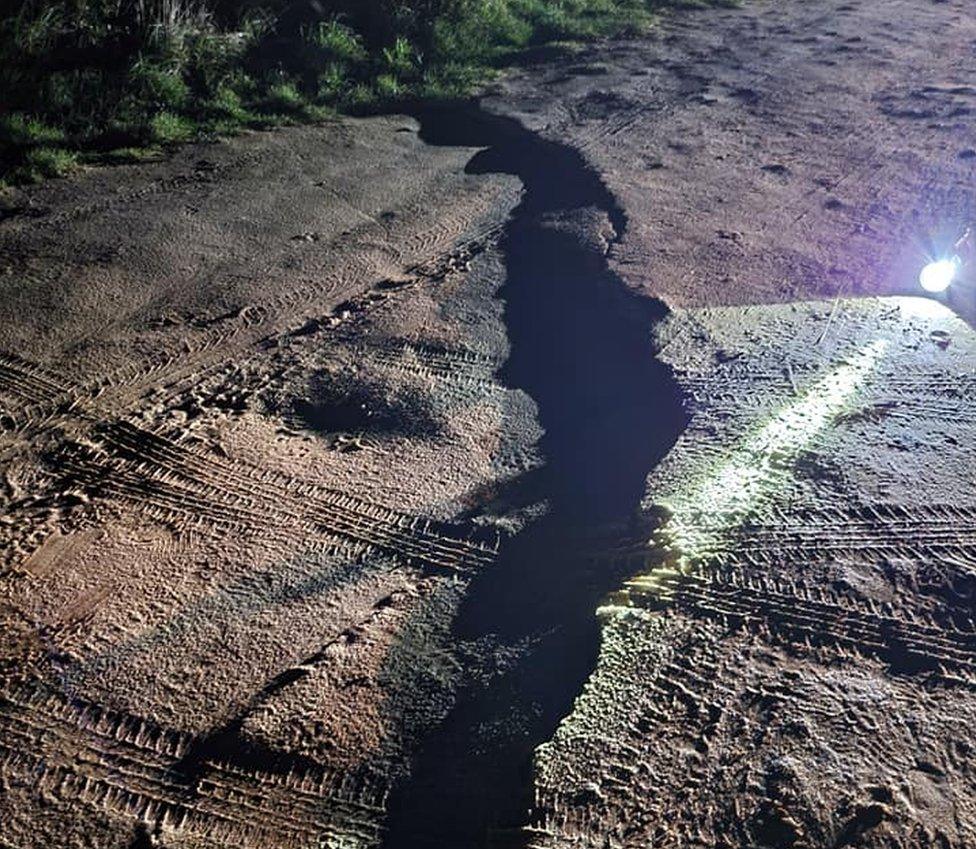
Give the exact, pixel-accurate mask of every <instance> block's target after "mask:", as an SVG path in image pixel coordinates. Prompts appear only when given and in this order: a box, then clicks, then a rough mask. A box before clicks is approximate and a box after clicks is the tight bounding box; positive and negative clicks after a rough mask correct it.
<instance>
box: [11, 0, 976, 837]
mask: <svg viewBox="0 0 976 849" xmlns="http://www.w3.org/2000/svg"><path fill="white" fill-rule="evenodd" d="M974 45H976V15H974V14H973V12H972V10H970V9H969V8H968V7H967V6H966V5H965V4H964V3H963V2H961V0H957V2H943V3H929V2H923V0H917V2H908V0H883V2H872V3H868V2H861V3H857V2H854V3H852V2H848V3H841V2H838V0H811V2H805V3H779V4H764V3H747V4H746V5H744V6H743V7H742V8H738V9H730V10H722V11H715V10H712V11H707V12H700V13H698V12H696V13H693V14H685V15H682V17H681V18H680V19H677V20H675V21H672V22H669V23H667V24H666V25H665V26H663V27H662V29H661V30H660V32H659V33H658V35H657V36H656V37H655V38H653V39H649V40H644V41H640V42H634V43H625V44H613V45H607V46H599V47H594V48H591V49H589V50H588V51H587V52H585V53H584V54H582V55H578V56H575V57H574V58H573V59H572V60H567V61H564V62H562V63H560V64H559V65H556V66H552V65H549V66H540V67H532V68H525V69H522V70H520V71H518V72H516V73H513V74H512V75H510V76H509V77H508V78H507V79H506V80H504V81H503V82H501V83H499V84H498V86H496V87H495V88H494V89H493V90H492V92H491V93H489V95H487V96H486V98H485V100H484V101H483V103H482V108H481V109H480V110H474V109H469V110H467V111H465V112H463V113H446V114H445V113H436V112H432V113H427V114H420V115H418V117H417V119H414V118H402V117H391V118H379V119H371V120H368V121H342V122H336V123H334V124H330V125H328V126H324V127H318V128H307V129H291V130H286V131H281V132H277V133H272V134H259V135H253V136H248V137H244V138H240V139H237V140H235V141H233V142H229V143H226V144H221V145H215V146H209V147H196V148H188V149H185V150H184V151H182V152H181V153H179V154H177V155H176V156H175V157H174V158H173V159H171V160H169V161H167V162H163V163H157V164H151V165H143V166H138V167H130V168H119V169H112V170H104V171H96V172H91V173H89V174H86V175H83V176H81V177H79V178H77V179H76V180H72V181H70V182H61V183H51V184H48V185H47V186H44V187H42V188H38V189H31V190H24V191H22V192H18V193H16V194H14V195H11V196H10V197H9V198H7V199H6V207H5V210H4V217H3V220H2V221H0V265H2V268H0V272H2V276H0V328H2V331H0V406H2V418H0V423H2V428H3V430H2V433H0V457H2V464H3V469H2V472H3V478H2V498H3V502H2V506H3V523H2V525H0V540H2V564H0V568H2V572H0V616H2V619H3V630H2V636H0V786H2V788H3V793H2V795H0V845H3V846H5V847H6V846H14V847H18V849H19V847H32V846H38V847H39V846H97V847H133V849H135V847H147V846H153V845H156V846H164V847H186V849H190V847H193V848H194V849H196V848H197V847H201V848H202V847H207V849H211V848H212V847H225V846H249V847H250V846H253V847H278V846H281V847H313V846H341V847H366V846H376V845H379V844H381V843H383V842H385V843H386V845H387V846H391V847H400V846H402V847H417V846H439V847H443V846H465V845H484V844H485V843H486V841H489V840H493V841H495V842H497V843H499V844H505V845H510V844H512V843H514V844H515V845H519V844H521V845H537V846H545V847H562V846H586V847H607V846H611V847H617V846H627V847H630V846H634V847H637V846H641V847H646V846H661V847H687V846H695V845H700V846H728V847H733V846H735V847H738V846H741V847H769V849H785V848H786V847H796V849H801V847H843V846H864V847H882V846H885V847H886V846H899V847H902V846H904V847H909V846H910V847H927V846H933V845H934V846H943V847H964V846H970V845H973V843H974V842H976V810H974V807H973V799H974V798H976V787H974V782H976V772H974V768H973V763H974V752H976V736H974V735H973V734H972V733H971V731H970V728H971V727H972V725H973V716H974V714H976V703H974V700H973V692H974V681H976V668H974V666H976V660H974V658H976V637H974V626H973V621H972V607H973V597H974V592H976V571H974V569H976V566H974V563H976V561H974V553H973V550H974V549H973V545H974V540H973V533H974V527H973V517H974V515H976V501H974V496H973V477H974V471H976V464H974V461H973V457H972V442H973V438H972V437H973V434H972V427H971V423H972V421H973V414H974V410H973V403H974V398H976V365H974V363H976V338H974V336H973V334H972V332H971V331H970V330H969V328H968V327H967V326H966V325H965V324H963V323H962V322H961V321H960V320H959V319H957V318H955V317H953V315H952V313H950V312H949V311H947V310H946V309H944V308H943V307H941V306H939V305H935V304H932V302H929V301H921V300H918V299H909V298H894V297H892V296H893V295H898V294H904V293H906V292H909V291H910V289H911V287H912V286H913V279H914V276H915V274H916V272H917V268H918V265H919V262H920V261H921V260H922V259H923V258H924V257H925V256H926V254H927V253H934V252H936V251H937V250H938V249H939V247H940V246H942V245H945V244H946V243H947V242H948V241H949V239H951V237H953V236H955V235H956V231H957V229H958V228H959V226H960V225H961V224H962V223H963V222H964V221H966V220H968V219H972V218H976V210H974V206H976V203H974V193H973V191H972V178H973V168H974V167H976V132H974V127H973V123H972V119H971V118H972V114H973V110H974V109H976V89H973V88H972V86H971V82H970V81H971V80H972V79H976V51H974ZM479 151H480V152H479ZM863 296H872V297H863ZM857 297H860V299H855V298H857ZM665 305H666V306H665ZM668 308H670V314H667V313H668ZM666 314H667V315H666ZM967 314H971V313H967ZM665 455H666V456H665ZM597 611H599V614H598V615H597ZM540 744H542V745H541V746H540ZM536 747H539V748H536ZM533 750H535V757H534V760H533V759H532V754H533Z"/></svg>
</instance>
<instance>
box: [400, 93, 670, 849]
mask: <svg viewBox="0 0 976 849" xmlns="http://www.w3.org/2000/svg"><path fill="white" fill-rule="evenodd" d="M415 115H416V117H417V118H418V119H419V120H420V122H421V127H422V129H421V137H422V138H423V139H424V141H426V142H428V143H430V144H434V145H450V146H472V147H482V148H485V149H484V150H483V151H482V152H480V153H478V154H477V155H476V156H474V157H473V159H472V160H471V161H470V163H469V164H468V168H467V170H468V172H469V173H505V174H514V175H517V176H518V177H519V178H520V179H521V181H522V183H523V184H524V187H525V192H524V195H523V199H522V202H521V204H520V205H519V207H518V208H517V209H516V210H515V211H514V212H513V214H512V216H511V219H510V222H509V224H508V227H507V230H506V234H505V237H504V239H503V242H502V249H503V251H504V255H505V262H506V274H507V277H506V283H505V285H504V287H503V289H502V290H501V292H500V297H501V298H502V299H503V300H504V302H505V323H506V326H507V332H508V338H509V342H510V346H511V352H510V356H509V359H508V362H507V363H506V365H505V367H504V368H503V370H502V372H501V374H500V378H501V379H502V380H503V382H504V383H505V384H506V385H507V386H509V387H513V388H519V389H522V390H524V391H525V392H526V393H528V394H529V395H530V396H531V397H532V398H533V399H534V400H535V402H536V404H537V405H538V409H539V418H540V420H541V424H542V426H543V428H544V429H545V435H544V437H543V439H542V443H541V446H540V447H541V450H542V453H543V456H544V459H545V468H544V469H543V470H542V471H541V473H540V475H539V477H540V480H538V481H536V484H537V485H539V487H540V489H541V492H542V493H543V494H544V495H545V497H546V499H547V501H548V504H549V512H548V514H547V516H546V517H545V518H544V519H542V520H540V521H538V522H537V523H536V524H534V525H533V526H531V527H530V528H528V529H527V530H526V531H524V532H523V533H521V534H519V535H518V536H516V537H514V538H512V539H511V540H510V541H508V542H507V544H506V545H504V546H503V549H502V551H501V553H500V558H499V561H498V562H497V563H496V565H495V566H494V567H492V568H491V569H489V570H486V571H485V572H484V573H482V574H481V575H479V576H478V577H477V578H476V579H475V580H474V581H473V583H472V585H471V587H470V591H469V593H468V596H467V599H466V601H465V603H464V605H463V606H462V609H461V611H460V613H459V616H458V619H457V622H456V625H455V633H454V638H455V640H456V641H457V644H458V645H478V644H481V643H483V641H484V640H485V639H486V638H488V639H491V640H494V641H495V642H496V643H507V644H515V643H519V642H520V643H522V644H525V645H528V646H530V648H529V649H528V650H527V652H526V654H525V655H524V656H523V658H522V660H521V662H520V663H519V664H517V665H516V666H515V667H514V668H512V669H510V670H508V671H507V672H505V673H504V674H500V675H498V676H496V677H495V678H494V679H493V680H492V682H491V684H490V685H486V684H484V683H473V684H471V685H470V686H469V687H467V688H465V689H464V690H463V691H462V692H461V693H460V694H459V696H458V701H457V704H456V706H455V708H454V709H453V711H452V712H451V713H450V715H449V716H448V717H447V719H446V720H445V721H444V722H443V723H442V725H441V726H440V727H439V728H438V729H436V730H435V731H434V732H432V733H431V734H430V736H429V737H428V739H427V740H426V741H425V742H424V744H423V748H422V751H421V752H420V753H419V755H418V756H417V758H416V760H415V762H414V765H413V770H412V773H411V777H410V779H409V780H408V781H406V782H405V783H404V784H402V785H401V786H400V787H399V788H397V789H396V790H395V792H394V794H393V796H392V798H391V803H390V816H389V821H388V830H387V836H386V841H385V845H386V847H387V849H419V847H430V848H431V849H432V848H433V847H437V849H443V847H447V846H450V847H452V849H464V847H480V846H487V845H497V844H498V843H499V842H503V843H505V845H512V844H513V843H514V844H515V845H518V843H519V841H520V837H519V834H520V827H521V826H522V825H523V824H524V823H525V822H526V817H527V813H528V809H529V805H530V794H531V790H532V771H531V758H532V753H533V751H534V749H535V747H536V746H538V745H539V744H540V743H542V742H544V741H545V740H547V739H549V738H550V737H551V736H552V734H553V732H554V731H555V728H556V726H557V724H558V723H559V721H560V720H561V719H562V718H563V717H564V716H566V715H567V714H568V713H569V711H570V709H571V707H572V703H573V701H574V699H575V698H576V696H577V695H578V693H579V692H580V690H581V688H582V686H583V684H584V682H585V681H586V679H587V677H588V676H589V675H590V674H591V672H592V670H593V668H594V665H595V663H596V658H597V652H598V650H599V637H600V635H599V628H598V623H597V620H596V618H595V615H594V614H595V609H596V607H597V606H598V604H599V603H600V601H601V599H602V598H604V597H605V596H606V594H607V593H608V592H610V591H611V590H613V589H615V588H616V587H617V586H619V583H620V582H621V580H622V579H623V578H624V577H625V575H623V574H618V573H616V572H614V571H612V570H611V569H610V568H609V567H602V568H595V567H594V566H593V565H592V563H591V562H590V561H588V560H587V559H585V558H583V557H581V556H580V555H579V551H580V544H581V541H582V540H584V539H587V538H592V537H593V536H597V535H600V536H605V535H606V529H607V528H608V527H613V528H618V529H619V532H620V533H628V529H629V530H630V531H632V530H633V529H634V526H635V525H636V523H637V522H638V521H639V516H638V508H639V503H640V499H641V496H642V494H643V490H644V485H645V479H646V476H647V474H648V472H649V471H650V470H651V469H652V468H653V467H654V466H655V465H656V463H657V462H658V461H659V460H660V459H661V458H662V457H663V456H664V454H665V453H666V452H667V451H668V450H669V449H670V447H671V446H672V445H673V444H674V442H675V440H676V439H677V437H678V435H679V433H680V432H681V431H682V429H683V428H684V426H685V424H686V417H685V414H684V412H683V409H682V399H681V396H680V393H679V390H678V388H677V385H676V383H675V381H674V380H673V378H672V376H671V373H670V371H669V370H668V369H667V368H666V367H665V366H664V365H663V364H662V363H660V362H658V361H657V360H656V358H655V351H654V348H653V341H652V338H653V330H654V325H655V324H656V323H657V322H658V321H660V320H661V319H662V318H663V317H664V316H665V314H666V310H665V309H664V307H663V306H662V305H661V304H659V303H656V302H654V301H652V300H650V299H646V298H640V297H637V296H634V295H632V294H631V293H629V292H628V290H627V288H626V286H625V285H624V283H623V281H621V280H620V279H619V278H618V277H616V276H615V275H614V274H613V273H612V272H611V271H610V270H609V268H608V265H607V262H606V251H607V249H608V247H609V245H611V244H612V243H613V241H615V240H619V239H620V237H621V236H622V234H623V232H624V228H625V226H626V219H625V216H624V214H623V212H622V210H621V209H620V208H619V206H618V205H617V204H616V202H615V201H614V199H613V197H612V195H611V194H610V193H609V191H608V190H607V189H606V187H605V186H604V185H603V183H602V182H601V181H600V179H599V178H598V176H597V175H596V174H595V173H594V172H593V171H592V170H591V169H590V168H589V167H588V166H587V165H586V163H585V161H584V160H583V159H582V157H581V156H580V155H579V154H578V153H577V152H576V151H574V150H572V149H570V148H568V147H565V146H562V145H559V144H556V143H553V142H550V141H546V140H544V139H541V138H539V137H538V136H536V135H534V134H532V133H530V132H528V131H527V130H525V129H524V128H523V127H522V126H521V125H520V124H518V123H517V122H515V121H512V120H509V119H505V118H500V117H497V116H493V115H490V114H488V113H486V112H484V111H482V110H480V109H479V108H477V107H475V106H463V107H454V108H451V109H446V108H441V109H436V108H430V109H424V110H418V111H417V112H415ZM481 680H483V679H481Z"/></svg>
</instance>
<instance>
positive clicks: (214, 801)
mask: <svg viewBox="0 0 976 849" xmlns="http://www.w3.org/2000/svg"><path fill="white" fill-rule="evenodd" d="M0 732H2V733H0V763H3V765H4V766H5V767H7V768H9V769H11V770H12V771H14V772H16V773H18V774H20V775H22V776H24V777H25V778H26V777H30V778H31V779H32V780H33V781H34V782H35V783H36V785H37V786H38V787H39V788H42V789H44V788H47V789H49V790H51V791H54V792H56V793H57V794H58V795H60V796H62V797H68V798H74V799H78V800H80V801H82V802H84V803H86V804H88V805H91V806H95V807H107V808H111V809H114V810H117V811H120V812H122V813H126V814H129V815H133V816H135V817H137V818H139V819H140V820H141V821H155V822H158V823H161V824H162V825H163V826H171V827H173V828H178V829H182V830H188V831H191V832H196V833H198V834H201V835H203V836H206V837H208V838H210V839H215V840H222V841H225V840H234V841H237V843H236V844H235V845H241V844H243V845H247V846H255V847H262V846H268V845H274V846H276V847H277V846H288V847H291V846H295V847H298V846H313V845H321V844H320V843H318V842H317V841H320V840H322V839H328V838H329V837H334V838H336V839H349V838H350V836H359V837H362V838H364V839H365V840H367V841H368V842H375V840H376V839H377V833H378V827H379V825H378V824H379V822H380V819H381V815H382V805H383V803H384V801H385V790H383V791H379V790H376V789H375V788H374V789H371V788H370V786H369V785H368V783H364V780H363V779H361V778H359V777H357V776H355V775H352V774H350V773H344V774H339V773H333V772H329V771H327V770H324V769H321V768H318V767H315V766H314V765H311V764H305V765H295V764H293V765H292V766H291V768H289V769H288V770H280V771H278V770H262V769H250V768H245V767H241V766H238V765H235V764H232V763H229V762H224V761H220V760H208V761H206V762H205V763H204V764H203V765H202V766H201V770H200V773H199V775H198V776H188V775H187V774H185V773H183V772H182V771H181V767H180V762H181V758H183V757H184V756H185V755H186V753H187V752H188V751H190V749H191V747H192V746H193V744H194V742H195V738H194V737H192V736H191V735H188V734H185V733H181V732H177V731H172V730H169V729H165V728H162V727H160V726H158V725H156V724H154V723H152V722H149V721H147V720H145V719H142V718H139V717H135V716H132V715H129V714H124V713H119V712H116V711H110V710H106V709H104V708H101V707H98V706H96V705H93V704H89V703H85V702H83V701H79V700H77V699H71V700H69V699H67V698H65V697H64V696H62V695H60V694H59V693H57V692H56V691H54V690H52V689H51V688H49V687H48V686H47V685H44V684H42V683H40V682H32V683H31V684H28V685H24V686H22V687H21V688H20V689H19V690H18V691H17V692H15V693H13V694H8V695H6V696H3V697H0Z"/></svg>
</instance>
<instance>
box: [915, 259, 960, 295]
mask: <svg viewBox="0 0 976 849" xmlns="http://www.w3.org/2000/svg"><path fill="white" fill-rule="evenodd" d="M958 270H959V260H957V259H956V258H955V257H953V258H952V259H938V260H935V261H934V262H930V263H929V264H928V265H926V266H925V268H923V269H922V270H921V272H920V273H919V275H918V282H919V284H920V285H921V287H922V288H923V289H924V290H925V291H926V292H932V293H934V294H937V293H939V292H944V291H945V290H946V289H948V288H949V285H950V284H951V283H952V281H953V280H954V279H955V278H956V271H958Z"/></svg>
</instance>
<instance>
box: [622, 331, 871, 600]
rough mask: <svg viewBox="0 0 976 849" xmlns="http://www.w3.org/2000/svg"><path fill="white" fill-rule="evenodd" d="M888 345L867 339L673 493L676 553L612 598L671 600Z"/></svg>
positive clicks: (670, 528) (668, 531)
mask: <svg viewBox="0 0 976 849" xmlns="http://www.w3.org/2000/svg"><path fill="white" fill-rule="evenodd" d="M887 348H888V342H887V340H884V339H877V340H875V341H873V342H871V343H869V344H868V345H866V346H865V347H864V348H862V349H861V350H860V351H858V352H857V353H856V354H854V355H853V356H852V357H851V358H850V359H849V360H848V361H847V362H846V363H843V364H842V365H839V366H837V367H836V368H835V369H834V370H833V371H831V372H828V373H827V374H826V375H825V376H824V377H823V378H821V379H820V380H819V381H818V382H817V383H815V384H814V385H813V386H811V387H810V388H809V389H808V390H807V391H806V392H805V393H804V395H803V396H802V397H800V398H799V399H797V400H796V401H794V402H792V403H791V404H789V405H787V406H785V407H783V408H782V409H781V410H779V412H777V413H776V414H775V415H774V416H773V417H772V418H771V419H770V420H768V421H767V422H766V423H765V424H764V425H763V426H762V427H761V428H760V429H759V430H757V431H755V432H754V433H753V434H752V435H750V436H748V437H747V438H746V439H745V440H744V441H743V442H742V443H740V444H739V446H738V447H737V448H736V449H735V450H734V451H733V452H732V453H731V455H730V456H729V457H728V458H727V459H726V460H725V462H723V463H721V464H720V465H719V466H718V467H717V468H715V469H712V470H711V472H710V473H709V474H708V475H707V476H706V477H705V478H704V479H703V480H699V481H696V482H691V483H690V486H689V487H688V488H687V489H684V490H682V491H680V492H678V493H675V494H674V495H673V496H672V497H671V498H670V499H668V501H669V505H668V506H670V507H671V508H672V511H673V512H672V516H671V520H670V521H669V523H668V525H667V526H666V527H665V529H664V534H665V535H666V536H665V538H666V539H667V540H668V542H669V543H670V546H671V548H672V551H673V553H674V555H675V556H676V559H675V560H674V561H673V562H672V563H669V564H665V565H663V566H658V567H656V568H655V569H652V570H651V571H650V572H646V573H644V574H643V575H638V576H637V577H635V578H631V579H630V580H629V581H627V582H626V583H625V584H624V589H623V592H622V593H617V594H615V597H614V599H613V601H612V603H613V604H615V605H618V606H621V607H622V606H626V605H628V604H629V602H628V600H627V599H628V596H629V595H630V594H631V593H636V594H639V595H643V596H652V597H655V598H658V599H666V598H667V597H668V593H669V589H668V588H669V587H670V586H672V585H673V583H674V577H675V576H676V575H680V574H688V570H690V569H693V567H694V562H695V560H696V558H699V557H702V556H704V555H706V554H708V553H709V552H712V551H715V550H717V549H719V548H721V547H722V545H723V544H724V541H725V540H726V538H727V535H728V534H729V533H730V532H731V531H732V530H734V529H735V528H736V527H739V526H741V524H742V523H743V522H745V521H746V519H747V518H748V516H749V515H750V514H751V513H752V512H753V511H754V510H755V508H756V507H757V506H758V504H759V503H761V502H762V501H764V500H766V499H768V498H770V497H772V496H773V495H774V494H775V493H776V492H777V491H778V490H782V489H783V488H785V486H786V485H787V484H788V483H789V481H790V480H791V479H792V468H791V466H792V462H793V461H794V460H795V458H796V457H797V456H798V454H799V453H800V452H801V451H802V450H803V449H804V448H805V447H806V446H807V445H808V444H809V443H810V442H811V441H812V440H813V439H814V437H816V436H817V434H818V433H820V432H821V431H822V430H824V429H825V428H826V427H827V426H828V425H829V424H830V422H831V421H832V420H833V419H834V418H835V417H836V416H837V415H838V414H840V413H841V412H843V410H844V408H845V406H846V405H847V403H848V402H849V401H850V399H851V396H852V395H854V393H855V392H856V391H857V389H858V387H859V386H860V385H861V384H862V383H863V382H864V381H865V380H866V379H867V377H868V376H869V375H870V374H871V372H872V371H873V370H874V368H875V366H876V364H877V362H878V361H879V359H880V358H881V356H882V355H883V354H884V352H885V350H886V349H887Z"/></svg>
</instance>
